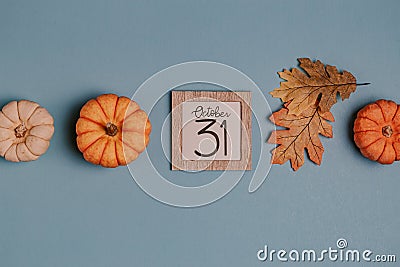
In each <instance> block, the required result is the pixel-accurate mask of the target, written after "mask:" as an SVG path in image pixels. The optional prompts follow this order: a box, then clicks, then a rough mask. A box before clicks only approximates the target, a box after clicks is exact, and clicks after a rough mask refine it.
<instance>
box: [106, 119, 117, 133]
mask: <svg viewBox="0 0 400 267" xmlns="http://www.w3.org/2000/svg"><path fill="white" fill-rule="evenodd" d="M117 133H118V127H117V126H115V125H114V124H112V123H111V122H108V123H107V124H106V134H108V135H109V136H115V135H116V134H117Z"/></svg>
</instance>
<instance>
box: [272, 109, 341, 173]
mask: <svg viewBox="0 0 400 267" xmlns="http://www.w3.org/2000/svg"><path fill="white" fill-rule="evenodd" d="M289 105H290V103H286V104H285V106H284V107H283V108H281V109H280V110H278V111H277V112H274V113H273V114H272V115H271V117H270V118H269V119H270V120H271V121H272V122H273V123H275V124H276V125H278V126H282V127H285V128H288V129H287V130H276V131H273V132H272V134H271V136H270V137H269V139H268V142H269V143H272V144H278V147H277V148H275V149H274V150H273V151H272V163H273V164H284V163H285V162H286V161H288V160H290V162H291V165H292V168H293V170H295V171H296V170H298V169H299V168H300V167H301V166H302V165H303V164H304V149H306V150H307V153H308V155H309V158H310V159H311V160H312V161H313V162H315V163H316V164H318V165H320V164H321V161H322V154H323V152H324V147H323V146H322V143H321V140H320V139H319V134H321V135H323V136H326V137H329V138H332V137H333V134H332V125H330V124H329V123H328V122H327V121H335V119H334V117H333V115H332V113H330V112H329V111H328V112H322V111H321V110H320V108H318V106H316V105H313V106H310V107H308V108H307V109H306V110H304V111H303V112H302V113H301V114H300V115H295V114H289V110H288V108H287V107H288V106H289Z"/></svg>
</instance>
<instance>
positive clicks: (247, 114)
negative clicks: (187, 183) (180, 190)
mask: <svg viewBox="0 0 400 267" xmlns="http://www.w3.org/2000/svg"><path fill="white" fill-rule="evenodd" d="M171 98H172V101H171V102H172V103H171V104H172V105H171V106H172V111H171V113H172V116H171V117H172V125H171V126H172V127H171V131H172V132H171V138H172V149H171V150H172V151H171V152H172V170H251V154H252V153H251V150H252V149H251V147H252V145H251V144H252V143H251V92H231V91H229V92H225V91H216V92H213V91H172V96H171ZM200 101H201V102H239V103H240V121H241V126H240V159H239V160H186V159H183V153H182V151H183V150H182V128H183V127H182V118H183V115H182V111H183V103H185V102H200ZM238 115H239V114H237V116H238ZM221 127H222V126H221Z"/></svg>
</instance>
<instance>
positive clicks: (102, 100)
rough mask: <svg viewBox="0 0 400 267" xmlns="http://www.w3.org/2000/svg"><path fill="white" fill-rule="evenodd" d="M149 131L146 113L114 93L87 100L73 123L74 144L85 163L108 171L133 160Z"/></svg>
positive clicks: (143, 147)
mask: <svg viewBox="0 0 400 267" xmlns="http://www.w3.org/2000/svg"><path fill="white" fill-rule="evenodd" d="M150 132H151V123H150V121H149V119H148V116H147V114H146V112H144V111H143V110H141V109H140V107H139V105H138V104H137V103H136V102H135V101H132V100H130V99H129V98H127V97H123V96H122V97H118V96H117V95H114V94H104V95H100V96H98V97H97V98H96V99H91V100H89V101H88V102H87V103H86V104H85V105H84V106H83V107H82V109H81V111H80V118H79V119H78V121H77V123H76V134H77V135H78V136H77V138H76V141H77V145H78V148H79V150H80V151H81V152H82V153H83V157H84V158H85V160H87V161H89V162H91V163H93V164H96V165H101V166H103V167H107V168H115V167H118V166H123V165H127V164H129V163H130V162H132V161H134V160H135V159H136V158H137V157H138V156H139V154H140V153H142V152H143V151H144V150H145V148H146V146H147V145H148V143H149V141H150V137H149V136H150Z"/></svg>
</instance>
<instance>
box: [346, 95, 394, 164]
mask: <svg viewBox="0 0 400 267" xmlns="http://www.w3.org/2000/svg"><path fill="white" fill-rule="evenodd" d="M354 141H355V143H356V145H357V146H358V147H359V148H360V150H361V153H362V154H363V155H364V156H365V157H367V158H369V159H370V160H374V161H377V162H379V163H381V164H392V163H393V161H395V160H400V108H399V106H398V105H397V104H396V103H395V102H393V101H390V100H382V99H381V100H378V101H376V102H374V103H372V104H369V105H367V106H365V107H364V108H362V109H361V110H360V111H359V112H358V114H357V118H356V120H355V122H354Z"/></svg>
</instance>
